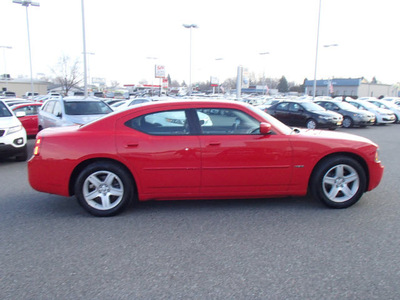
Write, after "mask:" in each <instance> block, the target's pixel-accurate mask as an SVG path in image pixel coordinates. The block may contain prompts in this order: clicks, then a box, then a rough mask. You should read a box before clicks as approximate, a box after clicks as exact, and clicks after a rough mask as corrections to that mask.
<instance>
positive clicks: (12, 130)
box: [7, 125, 22, 134]
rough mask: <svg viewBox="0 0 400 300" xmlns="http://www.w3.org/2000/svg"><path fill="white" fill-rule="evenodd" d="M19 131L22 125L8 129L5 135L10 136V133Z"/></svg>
mask: <svg viewBox="0 0 400 300" xmlns="http://www.w3.org/2000/svg"><path fill="white" fill-rule="evenodd" d="M20 130H22V125H17V126H13V127H10V128H8V131H7V134H12V133H14V132H18V131H20Z"/></svg>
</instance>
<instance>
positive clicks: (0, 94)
mask: <svg viewBox="0 0 400 300" xmlns="http://www.w3.org/2000/svg"><path fill="white" fill-rule="evenodd" d="M0 97H2V98H15V97H17V95H16V94H15V93H14V92H10V91H2V92H0Z"/></svg>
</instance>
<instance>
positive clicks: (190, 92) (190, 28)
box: [183, 24, 199, 96]
mask: <svg viewBox="0 0 400 300" xmlns="http://www.w3.org/2000/svg"><path fill="white" fill-rule="evenodd" d="M183 27H185V28H188V29H189V30H190V53H189V96H191V95H192V28H199V27H198V26H197V25H196V24H183Z"/></svg>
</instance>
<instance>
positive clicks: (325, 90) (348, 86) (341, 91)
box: [304, 78, 400, 98]
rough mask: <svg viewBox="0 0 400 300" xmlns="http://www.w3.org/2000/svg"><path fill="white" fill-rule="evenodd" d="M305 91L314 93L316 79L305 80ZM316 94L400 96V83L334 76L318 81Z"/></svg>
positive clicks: (310, 94)
mask: <svg viewBox="0 0 400 300" xmlns="http://www.w3.org/2000/svg"><path fill="white" fill-rule="evenodd" d="M304 86H305V93H306V94H307V95H309V96H312V95H313V90H314V80H305V82H304ZM315 96H334V97H336V96H350V97H354V98H357V97H377V98H378V97H380V96H387V97H389V96H392V97H398V96H400V88H399V85H390V84H381V83H375V82H368V81H367V80H365V78H333V79H321V80H317V81H316V89H315Z"/></svg>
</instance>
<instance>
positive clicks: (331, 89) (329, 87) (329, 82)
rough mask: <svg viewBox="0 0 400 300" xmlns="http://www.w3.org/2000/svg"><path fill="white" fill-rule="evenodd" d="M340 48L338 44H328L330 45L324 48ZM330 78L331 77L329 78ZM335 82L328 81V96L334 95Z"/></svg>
mask: <svg viewBox="0 0 400 300" xmlns="http://www.w3.org/2000/svg"><path fill="white" fill-rule="evenodd" d="M337 46H339V45H338V44H328V45H324V48H331V47H337ZM327 77H328V78H329V76H327ZM332 78H334V77H333V76H332ZM333 92H334V91H333V81H332V80H328V83H327V84H326V95H329V94H331V96H332V95H333Z"/></svg>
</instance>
